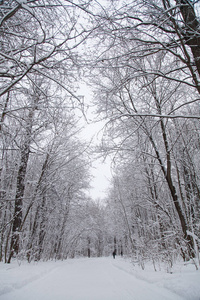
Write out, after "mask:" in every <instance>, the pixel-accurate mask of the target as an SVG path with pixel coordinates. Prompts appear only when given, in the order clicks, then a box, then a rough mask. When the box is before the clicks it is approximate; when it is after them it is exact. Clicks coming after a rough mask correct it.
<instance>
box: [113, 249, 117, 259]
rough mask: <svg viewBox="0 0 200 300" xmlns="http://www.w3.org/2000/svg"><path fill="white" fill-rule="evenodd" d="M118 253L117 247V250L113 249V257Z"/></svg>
mask: <svg viewBox="0 0 200 300" xmlns="http://www.w3.org/2000/svg"><path fill="white" fill-rule="evenodd" d="M116 254H117V250H116V249H115V250H114V251H113V258H115V256H116Z"/></svg>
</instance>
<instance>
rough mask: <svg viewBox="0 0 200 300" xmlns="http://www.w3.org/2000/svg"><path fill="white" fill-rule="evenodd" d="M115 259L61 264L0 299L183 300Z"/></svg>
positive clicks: (97, 259) (85, 260)
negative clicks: (141, 277)
mask: <svg viewBox="0 0 200 300" xmlns="http://www.w3.org/2000/svg"><path fill="white" fill-rule="evenodd" d="M123 266H124V265H123V263H122V260H120V259H119V258H117V259H116V260H113V259H111V258H92V259H74V260H67V261H64V262H63V263H62V264H59V265H58V267H56V268H54V269H53V270H51V271H50V272H49V273H47V274H45V275H44V276H43V277H41V278H38V279H37V280H35V281H33V282H30V283H28V284H27V285H25V286H23V287H21V288H19V289H15V290H14V291H12V292H10V293H7V294H3V295H0V299H1V300H27V299H29V300H32V299H37V300H147V299H148V300H151V299H153V300H161V299H162V300H181V299H182V300H183V298H181V297H180V296H178V295H177V294H174V293H172V292H171V291H169V290H168V289H165V288H162V287H159V286H157V285H154V284H151V283H148V282H145V281H143V280H139V279H137V278H136V277H135V276H134V275H133V274H131V272H129V271H128V270H126V269H125V268H123Z"/></svg>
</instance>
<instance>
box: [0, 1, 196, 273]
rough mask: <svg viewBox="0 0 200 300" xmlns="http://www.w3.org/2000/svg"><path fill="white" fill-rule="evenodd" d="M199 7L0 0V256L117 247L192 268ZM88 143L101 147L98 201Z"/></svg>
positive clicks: (64, 254)
mask: <svg viewBox="0 0 200 300" xmlns="http://www.w3.org/2000/svg"><path fill="white" fill-rule="evenodd" d="M199 17H200V1H199V0H196V1H195V0H194V1H193V0H148V1H147V0H134V1H131V0H104V1H100V0H99V1H96V0H1V1H0V33H1V34H0V134H1V139H0V261H3V262H5V263H10V262H11V260H12V259H13V258H17V259H19V260H28V261H29V262H30V261H32V260H34V261H35V260H36V261H39V260H50V259H57V260H60V259H66V258H74V257H77V256H85V257H100V256H109V255H111V254H112V251H113V249H116V250H117V255H120V254H123V255H124V256H129V257H132V259H133V260H134V261H136V262H138V263H139V265H140V266H141V267H142V268H144V266H145V262H146V261H152V262H153V264H155V265H156V263H158V262H159V261H164V262H166V263H167V264H169V266H172V265H173V264H174V262H175V261H176V259H177V258H179V259H180V258H182V260H184V261H187V260H189V259H193V260H194V262H195V264H196V268H198V267H199V247H200V230H199V229H200V159H199V154H200V126H199V125H200V19H199ZM83 83H84V85H85V86H87V87H88V91H92V95H93V99H92V103H89V102H88V101H87V94H86V95H84V96H83V95H81V93H80V90H79V87H80V85H81V84H83ZM89 106H92V108H93V109H94V110H95V115H94V116H93V118H94V120H93V122H98V121H101V122H102V121H103V122H104V128H103V132H102V140H101V142H100V143H99V144H98V145H94V144H93V143H91V141H88V140H87V139H83V138H82V137H81V131H82V130H83V128H85V127H86V126H87V111H88V109H89V108H88V107H89ZM96 154H97V155H98V156H102V157H103V158H106V157H111V159H112V175H113V176H112V179H111V182H110V187H109V189H108V191H107V196H106V197H105V199H104V200H102V201H94V200H95V199H91V197H90V196H88V195H89V194H88V191H89V189H90V183H91V180H92V178H91V165H92V160H93V159H94V158H93V157H94V155H96Z"/></svg>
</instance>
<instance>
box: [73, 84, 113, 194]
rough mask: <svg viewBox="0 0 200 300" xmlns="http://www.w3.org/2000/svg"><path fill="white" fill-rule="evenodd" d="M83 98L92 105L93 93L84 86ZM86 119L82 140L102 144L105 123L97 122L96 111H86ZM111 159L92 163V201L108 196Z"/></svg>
mask: <svg viewBox="0 0 200 300" xmlns="http://www.w3.org/2000/svg"><path fill="white" fill-rule="evenodd" d="M79 93H80V95H81V96H84V102H85V104H86V106H87V105H91V100H92V93H91V92H90V91H89V88H88V87H87V86H86V85H84V84H82V85H81V88H80V90H79ZM86 117H87V120H88V124H87V122H84V126H85V128H84V130H83V131H82V133H81V138H83V139H84V140H86V141H88V142H90V141H91V140H92V145H93V146H94V145H98V144H100V142H101V138H102V129H103V127H104V122H103V121H102V122H95V123H93V121H94V120H95V112H94V109H88V110H87V111H86ZM94 156H95V155H94ZM110 165H111V159H110V158H107V159H106V160H104V159H103V158H98V159H95V160H94V162H93V163H92V168H91V174H92V176H93V177H94V178H93V180H92V181H91V183H90V185H91V189H90V193H89V195H90V196H91V198H92V199H94V200H96V199H99V198H100V199H103V198H105V196H106V191H107V189H108V187H109V183H110V180H111V170H110Z"/></svg>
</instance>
